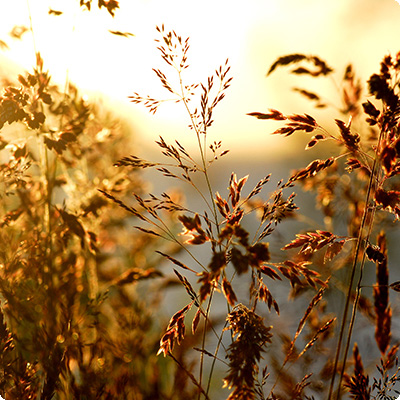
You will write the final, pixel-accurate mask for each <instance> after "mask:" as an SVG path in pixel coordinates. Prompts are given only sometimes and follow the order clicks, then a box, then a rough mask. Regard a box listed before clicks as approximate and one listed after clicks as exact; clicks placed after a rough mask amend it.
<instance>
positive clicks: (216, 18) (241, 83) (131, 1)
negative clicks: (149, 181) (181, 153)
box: [0, 0, 400, 156]
mask: <svg viewBox="0 0 400 400" xmlns="http://www.w3.org/2000/svg"><path fill="white" fill-rule="evenodd" d="M95 3H97V2H94V4H93V6H92V7H93V11H92V12H88V11H83V10H82V9H80V7H79V1H73V0H69V1H66V0H63V1H44V0H28V1H27V0H14V1H12V2H8V3H7V6H6V7H4V6H3V7H2V13H1V16H0V39H1V40H3V41H4V42H6V43H7V44H8V46H9V49H8V50H7V49H4V50H2V54H3V56H4V57H5V58H7V59H8V60H9V61H12V62H13V63H14V64H10V65H14V66H15V65H20V66H21V67H22V68H24V69H30V67H31V66H33V65H34V61H35V48H36V50H37V51H39V52H40V53H41V54H42V57H43V59H44V63H45V68H47V69H48V70H49V71H50V73H51V75H52V76H53V79H54V80H55V81H56V82H58V83H60V84H61V85H63V84H64V82H65V80H66V77H67V76H68V77H69V79H70V80H71V82H73V83H75V84H76V85H77V86H78V87H79V88H81V89H82V90H83V91H84V92H87V94H88V96H89V97H90V96H92V97H94V98H95V97H97V96H99V95H100V94H104V95H105V96H107V97H108V98H109V99H110V103H111V104H112V105H113V106H115V108H116V110H118V111H120V112H121V113H122V114H123V115H127V116H129V118H130V119H131V120H132V122H133V128H132V129H133V135H134V137H135V138H136V139H137V141H138V142H139V143H140V144H141V145H142V146H145V147H147V146H150V145H151V142H152V141H153V140H154V139H156V138H157V137H158V136H159V135H163V136H164V137H165V138H166V139H168V140H172V139H179V140H180V141H182V142H183V143H185V145H186V146H189V144H190V142H191V140H190V136H189V135H190V131H189V130H188V129H187V128H186V127H187V124H188V120H187V115H185V112H184V109H181V108H180V106H179V105H176V104H173V103H171V104H166V105H165V106H164V107H161V108H160V109H159V111H158V112H157V114H156V115H155V116H153V115H151V114H149V113H148V111H147V110H146V109H145V108H144V107H142V106H138V105H134V104H131V103H130V102H129V99H128V96H129V95H131V94H132V93H133V92H138V93H140V94H142V95H147V94H149V95H151V96H154V97H159V98H164V97H168V93H166V92H165V91H164V90H162V89H160V85H159V82H158V79H157V77H156V76H155V74H154V72H153V71H152V68H154V67H157V68H161V69H162V70H163V71H165V72H166V73H167V72H168V69H166V68H164V66H163V64H162V61H161V58H160V57H159V52H158V51H157V49H156V44H155V42H154V39H155V38H157V32H156V29H155V27H156V25H161V24H165V27H166V29H173V30H175V31H176V32H177V33H178V34H179V35H181V36H183V37H187V36H189V37H190V44H191V49H190V53H189V63H190V66H191V68H190V69H189V70H188V72H187V74H186V78H187V79H188V83H193V82H197V81H199V80H200V81H206V79H207V76H208V75H210V74H212V73H213V72H214V70H215V69H216V68H218V67H219V65H220V64H222V63H224V62H225V60H226V58H229V63H230V65H231V73H232V76H233V78H234V80H233V83H232V86H231V88H230V89H229V90H228V92H227V95H226V99H225V100H224V101H223V102H222V103H221V104H220V106H219V109H217V110H216V112H215V120H216V122H215V125H214V128H213V129H212V130H211V131H210V135H213V136H212V137H211V138H210V140H211V141H212V140H216V139H218V140H220V139H221V140H222V141H223V143H224V147H225V148H229V149H231V150H232V151H233V153H236V154H240V155H242V156H245V155H247V154H250V153H251V154H258V155H263V154H265V153H271V150H274V152H275V149H277V148H279V147H280V146H282V143H283V142H282V141H281V140H280V139H279V138H278V139H275V137H271V135H270V134H269V133H270V132H272V131H273V130H274V126H273V125H272V124H270V125H269V123H267V122H264V121H258V120H256V119H253V118H251V117H249V116H246V113H249V112H252V111H260V112H263V111H266V110H267V108H277V109H280V110H282V111H284V112H300V113H301V112H310V110H311V109H310V106H309V105H308V104H307V103H305V102H304V100H302V99H301V98H300V96H299V95H297V94H295V93H293V92H291V88H292V87H293V86H294V85H295V83H294V82H295V81H294V80H293V78H290V79H289V78H288V75H287V73H286V72H285V71H278V72H277V73H276V74H275V75H272V76H270V77H268V78H267V77H266V72H267V70H268V68H269V66H270V65H271V64H272V63H273V62H274V61H275V59H276V58H277V57H279V56H282V55H286V54H290V53H304V54H313V55H318V56H320V57H321V58H323V59H325V60H326V61H327V62H328V64H329V65H331V66H332V67H333V68H335V69H337V71H338V75H337V77H338V81H339V78H340V76H341V74H342V72H343V69H344V68H345V66H346V65H347V63H349V62H352V63H353V64H354V66H355V69H356V71H358V73H359V74H360V77H361V78H363V79H365V78H367V77H368V76H369V75H370V74H372V73H373V72H375V71H376V70H377V69H378V68H379V62H380V60H381V58H382V57H383V56H384V55H385V54H387V53H389V52H390V53H394V54H395V53H397V51H399V50H400V43H399V41H398V38H399V37H400V23H399V22H400V6H399V5H398V3H397V2H396V1H395V0H380V1H377V0H339V1H321V0H302V1H299V0H263V1H261V0H251V1H248V2H243V1H240V2H239V1H222V0H218V1H215V0H213V1H210V0H203V1H201V2H194V1H187V0H186V1H165V0H125V1H124V0H121V1H120V9H119V10H116V15H115V18H112V17H111V16H110V15H109V14H108V13H107V11H105V10H104V9H103V10H101V11H99V10H97V6H96V4H95ZM49 9H53V10H57V11H62V12H63V14H62V15H60V16H54V15H49V13H48V11H49ZM30 15H31V21H32V28H33V37H32V34H31V33H30V32H27V33H26V34H25V35H24V36H23V37H22V40H15V39H11V38H10V36H9V35H8V33H9V32H10V31H11V30H12V28H13V27H14V26H16V25H24V26H27V27H30V19H29V16H30ZM109 30H114V31H122V32H130V33H133V34H134V36H131V37H129V38H125V37H120V36H115V35H112V34H111V33H110V32H109ZM2 59H3V58H2ZM302 79H304V78H302ZM301 82H305V84H308V83H309V81H308V80H306V81H304V80H301V79H299V78H297V81H296V85H297V86H301ZM333 87H334V86H333V85H332V82H327V83H321V88H322V90H325V89H326V90H327V91H328V93H330V92H329V90H331V89H330V88H333ZM317 89H318V88H317ZM214 135H215V137H214ZM285 143H286V142H285ZM285 146H286V145H285ZM286 150H289V149H285V151H286Z"/></svg>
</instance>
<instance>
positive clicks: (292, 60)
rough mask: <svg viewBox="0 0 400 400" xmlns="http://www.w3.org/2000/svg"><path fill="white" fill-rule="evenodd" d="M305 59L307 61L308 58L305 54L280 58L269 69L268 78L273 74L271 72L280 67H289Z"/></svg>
mask: <svg viewBox="0 0 400 400" xmlns="http://www.w3.org/2000/svg"><path fill="white" fill-rule="evenodd" d="M305 59H307V56H305V55H304V54H290V55H287V56H282V57H279V58H278V59H277V60H276V61H275V62H274V63H273V64H272V65H271V67H270V68H269V71H268V72H267V76H268V75H269V74H271V72H273V71H275V69H276V68H277V67H280V66H282V65H289V64H292V63H296V62H299V61H302V60H305Z"/></svg>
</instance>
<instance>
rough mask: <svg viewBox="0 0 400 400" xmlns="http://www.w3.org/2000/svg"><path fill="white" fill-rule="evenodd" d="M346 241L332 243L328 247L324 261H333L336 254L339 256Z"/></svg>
mask: <svg viewBox="0 0 400 400" xmlns="http://www.w3.org/2000/svg"><path fill="white" fill-rule="evenodd" d="M344 243H345V241H344V240H341V241H338V242H333V243H331V244H330V245H329V246H328V248H327V249H326V252H325V256H324V263H326V262H327V261H331V260H332V259H333V258H334V257H335V256H337V255H338V254H339V253H340V252H341V251H342V248H343V245H344Z"/></svg>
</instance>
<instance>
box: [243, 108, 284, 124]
mask: <svg viewBox="0 0 400 400" xmlns="http://www.w3.org/2000/svg"><path fill="white" fill-rule="evenodd" d="M247 115H250V116H251V117H256V118H257V119H273V120H275V121H282V120H285V119H286V117H285V116H284V115H283V114H282V113H281V112H280V111H278V110H274V109H273V108H270V109H269V114H263V113H260V112H252V113H248V114H247Z"/></svg>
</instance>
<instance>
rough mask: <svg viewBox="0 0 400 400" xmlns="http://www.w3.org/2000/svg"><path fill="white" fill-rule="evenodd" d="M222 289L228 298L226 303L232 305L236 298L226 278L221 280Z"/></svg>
mask: <svg viewBox="0 0 400 400" xmlns="http://www.w3.org/2000/svg"><path fill="white" fill-rule="evenodd" d="M222 291H223V293H224V295H225V297H226V299H227V300H228V303H229V304H230V305H231V306H232V307H233V306H234V305H235V303H236V302H237V298H236V294H235V292H234V291H233V288H232V285H231V284H230V282H229V281H228V280H227V279H226V278H224V279H223V280H222Z"/></svg>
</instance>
